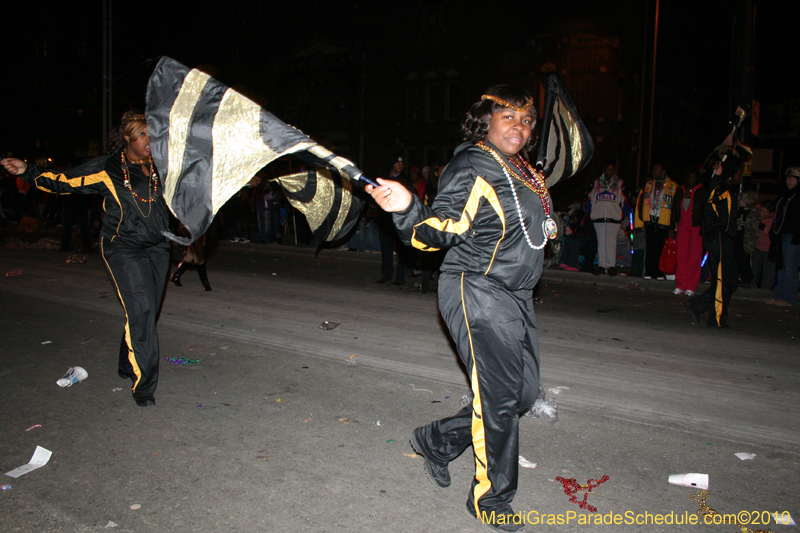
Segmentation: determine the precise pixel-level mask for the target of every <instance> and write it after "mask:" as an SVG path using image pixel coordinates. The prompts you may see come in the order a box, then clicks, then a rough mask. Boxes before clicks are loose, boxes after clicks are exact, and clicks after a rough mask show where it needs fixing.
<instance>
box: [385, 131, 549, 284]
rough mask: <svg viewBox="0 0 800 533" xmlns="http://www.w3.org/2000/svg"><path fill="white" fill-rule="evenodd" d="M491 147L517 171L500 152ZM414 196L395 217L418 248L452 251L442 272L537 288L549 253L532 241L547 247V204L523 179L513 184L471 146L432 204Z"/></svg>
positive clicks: (451, 167)
mask: <svg viewBox="0 0 800 533" xmlns="http://www.w3.org/2000/svg"><path fill="white" fill-rule="evenodd" d="M486 144H487V145H488V146H489V147H490V148H492V149H494V150H495V152H496V153H497V154H498V155H499V156H500V157H501V158H502V159H503V161H505V163H506V164H508V165H509V167H510V169H512V170H514V171H516V168H515V167H514V166H513V165H512V164H511V163H510V162H509V161H508V159H507V158H506V157H505V156H503V155H502V153H501V152H500V151H499V150H497V149H496V148H495V147H494V146H492V145H491V144H489V143H488V142H486ZM510 181H511V182H510ZM512 183H513V185H512ZM512 187H513V188H512ZM412 196H413V198H412V202H411V205H410V206H409V207H408V208H407V209H406V210H405V211H402V212H399V213H395V214H394V223H395V226H396V227H397V230H398V233H399V234H400V236H401V238H402V239H403V240H404V241H405V242H406V243H407V244H410V245H412V246H414V247H415V248H418V249H420V250H427V251H435V250H438V249H440V248H450V250H449V251H448V252H447V255H446V256H445V259H444V262H443V263H442V266H441V271H442V272H471V273H476V274H481V275H486V276H489V277H490V278H492V279H494V280H496V281H498V282H499V283H501V284H502V285H503V286H505V287H506V288H507V289H509V290H519V289H532V288H533V287H534V285H536V283H537V282H538V281H539V277H540V276H541V274H542V261H543V256H544V253H543V250H542V249H539V250H537V249H534V248H533V247H532V246H530V245H529V242H528V241H530V243H531V244H532V245H533V246H536V247H543V245H544V243H545V240H546V237H545V236H544V231H543V229H542V225H543V223H544V221H545V218H546V217H545V214H544V208H543V207H542V201H541V199H540V198H539V195H538V194H536V193H535V192H534V191H533V190H532V189H531V188H529V187H528V186H527V185H526V183H525V182H524V181H523V180H522V179H521V178H519V177H515V176H514V175H512V176H511V178H510V180H509V178H508V177H507V176H506V175H505V173H504V172H503V168H502V167H501V166H500V164H498V163H497V161H495V160H494V159H493V158H492V157H491V156H490V155H489V154H488V153H486V152H485V151H484V150H482V149H481V148H479V147H478V146H476V145H474V144H470V143H464V144H462V145H460V146H459V147H458V148H456V151H455V157H453V160H452V161H450V163H449V164H448V165H447V166H446V167H445V169H444V171H443V172H442V176H441V179H440V181H439V192H438V194H437V195H436V200H435V201H434V202H433V205H431V206H426V205H424V204H423V202H422V201H421V200H420V199H419V198H417V197H416V196H414V195H412ZM515 199H516V200H518V202H519V203H518V204H517V201H515ZM520 212H521V213H522V224H520V216H519V213H520ZM523 225H524V230H523ZM526 231H527V235H528V238H527V239H526V234H525V232H526Z"/></svg>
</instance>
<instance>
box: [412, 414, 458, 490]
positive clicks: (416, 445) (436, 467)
mask: <svg viewBox="0 0 800 533" xmlns="http://www.w3.org/2000/svg"><path fill="white" fill-rule="evenodd" d="M421 429H422V428H417V429H415V430H414V431H412V432H411V438H410V439H409V440H408V443H409V444H411V447H412V448H413V449H414V451H415V452H417V454H419V455H421V456H422V460H423V461H424V464H423V465H422V466H423V467H424V468H425V473H426V474H427V475H428V479H430V480H431V483H433V484H434V486H436V487H439V488H441V489H446V488H447V487H449V486H450V471H449V470H448V469H447V465H446V464H444V465H443V464H441V463H437V462H435V461H434V460H433V459H431V458H430V457H428V456H427V455H425V453H423V450H424V449H425V448H424V447H423V446H422V441H421V439H420V438H419V432H420V430H421Z"/></svg>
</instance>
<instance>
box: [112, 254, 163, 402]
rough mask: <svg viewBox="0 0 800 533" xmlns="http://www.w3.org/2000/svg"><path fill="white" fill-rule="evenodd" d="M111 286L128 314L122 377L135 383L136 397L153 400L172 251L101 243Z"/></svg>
mask: <svg viewBox="0 0 800 533" xmlns="http://www.w3.org/2000/svg"><path fill="white" fill-rule="evenodd" d="M100 244H101V247H102V253H103V259H105V263H106V267H107V269H108V273H109V276H110V277H111V282H112V283H113V284H114V288H115V289H116V290H117V294H118V295H119V299H120V301H121V302H122V308H123V309H124V310H125V317H126V323H125V331H124V333H123V335H122V342H121V344H120V353H119V374H120V376H123V377H129V378H131V380H132V381H133V387H132V388H131V391H132V392H133V397H134V398H137V399H147V398H150V397H152V396H153V393H154V392H155V390H156V385H157V383H158V332H157V330H156V320H158V313H159V311H160V310H161V299H162V296H163V295H164V286H165V284H166V281H167V271H168V270H169V251H170V249H169V247H168V246H165V245H159V246H153V247H150V248H129V247H125V246H120V245H118V244H115V243H111V242H109V241H108V239H105V238H104V239H101V241H100Z"/></svg>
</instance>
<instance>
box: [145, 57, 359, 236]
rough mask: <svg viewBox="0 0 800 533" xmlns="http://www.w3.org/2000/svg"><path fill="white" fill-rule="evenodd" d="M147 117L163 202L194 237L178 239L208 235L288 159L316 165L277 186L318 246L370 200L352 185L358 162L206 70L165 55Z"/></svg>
mask: <svg viewBox="0 0 800 533" xmlns="http://www.w3.org/2000/svg"><path fill="white" fill-rule="evenodd" d="M145 115H146V117H147V127H148V132H149V134H150V147H151V153H152V155H153V160H154V161H155V164H156V167H157V168H158V170H159V172H160V174H161V176H162V177H163V179H164V199H165V200H166V202H167V205H169V208H170V209H171V210H172V212H173V213H174V214H175V216H176V217H177V218H178V220H180V221H181V222H182V223H183V225H184V227H185V228H186V229H187V230H188V232H189V233H190V236H189V237H188V238H182V237H178V236H175V235H173V234H171V233H167V237H169V238H171V239H173V240H175V241H177V242H180V243H182V244H189V243H190V242H192V241H193V240H195V239H197V238H198V237H200V236H201V235H202V234H203V233H205V232H206V230H207V229H208V227H209V226H210V225H211V222H212V220H213V218H214V215H215V214H216V213H217V211H219V209H220V207H222V205H223V204H225V202H226V201H227V200H228V199H229V198H230V197H231V196H233V195H234V194H236V193H237V192H238V191H239V189H241V188H242V187H243V186H244V185H246V184H247V183H248V182H249V181H250V180H251V179H252V178H253V176H254V175H255V173H256V172H257V171H258V170H260V169H261V168H263V167H264V166H265V165H267V164H268V163H270V162H271V161H274V160H275V159H277V158H279V157H281V156H283V155H287V154H295V155H297V156H299V157H301V158H302V159H303V160H304V161H305V162H307V163H310V166H311V167H312V169H311V170H309V171H308V172H305V173H302V174H293V175H291V176H285V177H283V178H279V179H278V180H277V181H278V182H279V183H280V184H281V186H282V187H283V188H284V190H286V193H287V196H288V197H289V200H290V201H291V202H292V205H294V206H295V207H296V208H298V209H299V210H300V211H302V212H303V213H304V214H306V218H307V219H308V222H309V226H310V227H311V230H312V231H313V232H314V236H315V238H316V239H317V240H318V241H319V242H321V241H326V240H335V239H338V238H340V237H342V236H344V235H345V234H346V233H347V232H348V231H349V230H350V229H351V228H352V226H353V225H354V224H355V223H356V222H357V220H358V214H359V212H360V211H361V208H362V206H363V200H362V199H361V198H359V197H358V196H357V195H354V194H353V191H354V186H353V185H354V184H353V182H354V181H355V180H358V179H359V178H360V176H361V171H360V170H359V169H358V168H356V166H355V165H353V163H352V162H350V161H348V160H347V159H344V158H342V157H339V156H337V155H335V154H333V153H332V152H330V151H329V150H327V149H325V148H324V147H322V146H320V145H319V144H318V143H316V142H315V141H313V140H312V139H310V138H309V137H307V136H306V135H304V134H303V133H302V132H301V131H299V130H297V129H295V128H293V127H291V126H289V125H287V124H285V123H284V122H282V121H281V120H280V119H278V118H277V117H275V116H274V115H272V114H271V113H269V112H268V111H266V110H265V109H263V108H261V107H260V106H259V105H257V104H256V103H254V102H253V101H251V100H249V99H248V98H246V97H244V96H242V95H241V94H239V93H238V92H236V91H235V90H233V89H231V88H229V87H227V86H225V85H223V84H222V83H220V82H219V81H217V80H215V79H214V78H212V77H211V76H209V75H208V74H205V73H204V72H201V71H199V70H197V69H191V70H190V69H189V68H187V67H185V66H184V65H182V64H180V63H178V62H177V61H175V60H173V59H170V58H168V57H164V58H162V59H161V61H159V63H158V65H157V66H156V69H155V71H154V72H153V74H152V76H151V77H150V81H149V82H148V85H147V108H146V111H145ZM313 167H316V168H313Z"/></svg>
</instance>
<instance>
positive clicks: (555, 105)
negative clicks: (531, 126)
mask: <svg viewBox="0 0 800 533" xmlns="http://www.w3.org/2000/svg"><path fill="white" fill-rule="evenodd" d="M544 84H545V100H544V110H543V113H542V121H541V133H540V137H539V153H538V155H537V159H536V166H537V167H538V168H539V169H540V170H541V171H542V172H543V173H544V176H545V184H546V185H547V186H548V187H552V186H553V185H555V184H556V183H557V182H558V180H560V179H562V178H569V177H570V176H574V175H575V174H577V173H578V172H579V171H580V170H581V169H582V168H583V167H585V166H586V165H587V164H588V163H589V160H591V159H592V154H594V142H593V141H592V137H591V135H589V132H588V130H587V129H586V126H584V124H583V121H582V120H581V117H580V116H579V115H578V111H577V110H576V109H575V104H574V103H572V98H571V97H570V95H569V92H568V91H567V88H566V87H565V86H564V84H563V83H562V82H561V80H560V79H558V76H556V75H555V74H550V75H548V76H547V78H546V79H545V80H544Z"/></svg>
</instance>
